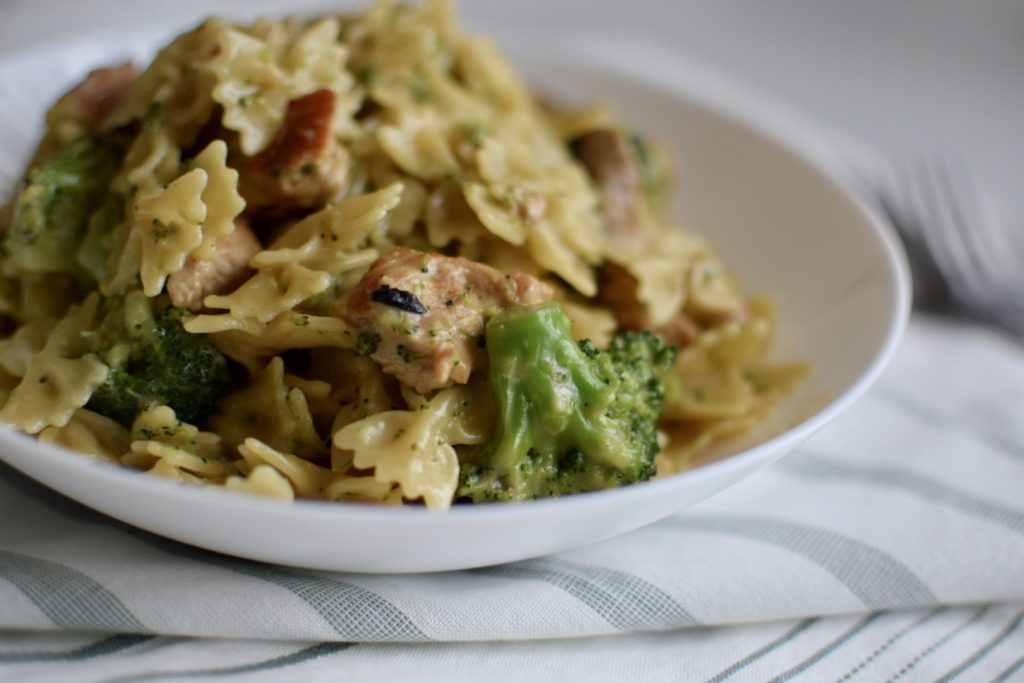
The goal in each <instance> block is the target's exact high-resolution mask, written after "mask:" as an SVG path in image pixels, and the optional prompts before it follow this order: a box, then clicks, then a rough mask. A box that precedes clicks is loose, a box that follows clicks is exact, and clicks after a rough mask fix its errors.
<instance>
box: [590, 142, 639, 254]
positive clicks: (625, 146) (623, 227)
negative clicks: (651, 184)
mask: <svg viewBox="0 0 1024 683" xmlns="http://www.w3.org/2000/svg"><path fill="white" fill-rule="evenodd" d="M575 147H576V151H577V154H579V157H580V160H582V161H583V164H584V165H585V166H586V167H587V170H588V171H589V172H590V176H591V177H592V178H593V179H594V183H595V184H596V185H597V189H598V190H599V191H600V193H601V199H602V207H601V211H602V216H603V218H604V225H605V234H606V236H607V237H608V238H609V239H610V240H611V241H613V242H615V243H617V244H619V245H621V246H624V247H628V248H635V247H639V246H642V245H643V243H644V240H645V237H646V236H645V233H644V228H643V225H642V223H641V218H640V216H641V213H640V211H641V206H642V204H643V201H644V199H643V178H642V176H641V173H640V167H639V165H638V163H637V159H636V155H635V154H634V152H633V149H632V147H631V145H630V142H629V140H628V139H627V138H626V136H625V135H623V134H622V133H620V132H618V131H614V130H596V131H593V132H592V133H587V134H586V135H583V136H581V137H580V138H578V139H577V140H576V142H575Z"/></svg>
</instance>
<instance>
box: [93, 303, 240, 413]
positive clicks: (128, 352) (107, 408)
mask: <svg viewBox="0 0 1024 683" xmlns="http://www.w3.org/2000/svg"><path fill="white" fill-rule="evenodd" d="M188 315H189V314H188V313H186V312H184V311H182V310H180V309H177V308H174V307H173V306H171V305H170V303H169V302H168V301H167V299H166V297H163V296H162V297H159V298H158V299H155V300H154V299H150V298H149V297H147V296H146V295H145V294H143V293H142V292H139V291H135V292H130V293H128V294H126V295H124V296H122V297H115V298H112V299H108V300H106V301H105V302H104V304H103V317H102V318H101V320H100V324H99V325H98V327H97V328H96V329H95V330H94V331H92V332H90V333H89V342H90V347H91V350H92V351H93V352H94V353H95V354H96V355H97V356H98V357H99V358H100V360H102V361H103V362H104V363H106V364H107V366H109V368H110V372H109V373H108V374H107V379H106V381H105V382H104V383H103V384H101V385H100V386H99V388H98V389H96V391H95V392H94V393H93V395H92V398H91V399H90V400H89V403H88V405H87V406H86V407H87V408H89V409H90V410H94V411H96V412H97V413H100V414H101V415H106V416H107V417H109V418H111V419H113V420H116V421H118V422H120V423H121V424H123V425H125V426H126V427H130V426H131V424H132V422H133V421H134V420H135V418H136V417H137V416H138V415H140V414H141V413H143V412H144V411H145V410H146V409H148V408H150V407H152V406H154V405H166V406H170V407H171V408H172V409H173V410H174V412H175V413H176V414H177V415H178V417H179V418H180V419H181V420H183V421H185V422H188V423H190V424H198V421H199V420H201V419H203V418H204V417H206V416H207V415H209V414H210V413H212V412H213V410H214V408H215V407H216V405H217V402H218V401H219V400H220V399H221V398H222V397H223V396H224V395H225V394H226V393H227V391H228V389H229V385H230V381H231V379H230V373H229V368H228V361H227V359H226V358H225V357H224V355H223V354H221V352H220V351H219V350H217V347H216V346H214V345H213V342H211V341H210V339H209V338H208V337H207V336H206V335H202V334H191V333H189V332H186V331H185V328H184V327H182V323H183V322H184V320H185V319H186V317H187V316H188Z"/></svg>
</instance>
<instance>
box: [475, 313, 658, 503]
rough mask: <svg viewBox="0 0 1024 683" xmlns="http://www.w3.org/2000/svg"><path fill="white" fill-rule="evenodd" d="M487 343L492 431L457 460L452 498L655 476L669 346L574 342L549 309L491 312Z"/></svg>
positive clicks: (533, 493) (528, 493)
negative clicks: (493, 411) (493, 410)
mask: <svg viewBox="0 0 1024 683" xmlns="http://www.w3.org/2000/svg"><path fill="white" fill-rule="evenodd" d="M486 338H487V354H488V358H489V361H490V369H489V380H490V384H491V389H492V391H493V393H494V398H495V403H496V405H497V425H496V428H495V433H494V435H493V437H492V439H491V440H490V442H488V443H487V444H486V445H485V446H484V447H483V448H482V449H481V451H480V452H479V453H477V454H476V455H475V457H473V458H469V459H467V460H468V461H467V462H466V463H464V465H463V467H462V482H461V486H460V489H459V495H460V496H463V497H469V498H471V499H473V500H474V501H477V502H479V501H487V500H504V501H518V500H529V499H532V498H545V497H550V496H561V495H566V494H571V493H581V492H584V491H595V490H599V489H605V488H613V487H618V486H623V485H625V484H630V483H633V482H637V481H644V480H646V479H650V478H651V477H652V476H654V474H655V466H654V456H655V455H656V454H657V452H658V437H657V421H658V418H659V416H660V413H661V402H662V398H663V397H664V393H665V392H664V378H665V376H666V374H667V373H668V370H669V368H671V366H672V363H673V361H674V359H675V350H674V349H673V348H670V347H665V346H664V344H663V343H662V342H661V340H660V339H659V338H658V337H657V336H655V335H653V334H650V333H647V332H626V333H623V334H620V335H618V336H616V337H615V338H614V339H613V340H612V342H611V344H610V345H609V347H608V349H607V350H606V351H601V350H600V349H598V348H597V347H596V346H594V344H593V343H591V342H590V341H586V340H584V341H582V342H579V343H577V342H576V341H575V340H573V338H572V335H571V333H570V331H569V320H568V318H566V316H565V314H564V313H562V309H561V307H560V306H559V305H558V304H554V303H549V304H540V305H536V306H521V307H516V308H512V309H509V310H508V311H505V312H502V313H499V314H498V315H496V316H495V317H494V318H492V319H491V321H490V323H489V324H488V325H487V330H486Z"/></svg>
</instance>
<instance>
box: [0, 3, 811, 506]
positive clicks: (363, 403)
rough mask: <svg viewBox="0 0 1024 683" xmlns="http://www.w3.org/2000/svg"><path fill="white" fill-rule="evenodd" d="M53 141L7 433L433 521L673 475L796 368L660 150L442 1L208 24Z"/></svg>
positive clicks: (36, 201) (79, 88) (63, 118)
mask: <svg viewBox="0 0 1024 683" xmlns="http://www.w3.org/2000/svg"><path fill="white" fill-rule="evenodd" d="M555 94H556V95H557V93H555ZM46 123H47V133H46V136H45V138H44V139H43V140H42V142H41V143H40V145H39V148H38V150H37V152H36V154H35V157H34V159H33V160H32V162H31V164H30V166H29V168H28V170H27V171H26V174H25V176H24V180H23V181H22V183H21V185H20V186H19V187H18V188H16V192H15V194H14V195H13V198H12V201H11V202H10V203H9V204H8V205H7V206H6V207H4V208H3V209H0V231H2V239H3V251H2V254H3V255H2V260H0V321H2V322H0V324H2V332H3V335H4V338H3V339H2V340H0V421H2V422H3V423H4V424H6V425H9V426H11V427H13V428H15V429H18V430H21V431H23V432H26V433H28V434H34V435H38V438H39V439H40V440H41V441H44V442H48V443H52V444H57V445H59V446H62V447H66V448H69V449H73V450H77V451H80V452H82V453H85V454H88V455H90V456H93V457H98V458H104V459H108V460H111V461H113V462H116V463H120V464H123V465H125V466H129V467H133V468H137V469H140V470H144V471H147V472H150V473H152V474H155V475H158V476H162V477H167V478H169V479H172V480H175V481H178V482H185V483H196V484H211V485H217V486H223V487H226V488H228V489H231V490H235V491H243V492H248V493H251V494H257V495H264V496H271V497H275V498H282V499H288V500H290V499H293V498H320V499H329V500H336V501H359V502H374V503H384V504H403V503H406V504H423V505H425V506H427V507H430V508H440V509H444V508H447V507H449V506H450V505H452V504H453V503H455V502H463V501H465V502H486V501H522V500H529V499H533V498H540V497H549V496H560V495H566V494H574V493H582V492H587V491H593V490H598V489H603V488H610V487H616V486H623V485H628V484H632V483H634V482H639V481H644V480H646V479H649V478H651V477H652V476H655V475H656V474H661V475H665V474H671V473H673V472H676V471H679V470H681V469H683V468H685V467H686V466H687V464H688V463H691V462H692V459H693V458H694V457H696V454H699V453H700V452H702V451H704V450H706V449H707V448H708V447H710V446H711V445H712V444H714V443H716V442H718V441H720V440H722V439H725V438H728V437H730V436H732V435H735V434H738V433H740V432H743V431H744V430H748V429H750V428H751V427H752V426H753V425H755V424H757V423H758V422H760V421H762V420H763V419H764V418H765V416H766V414H767V412H768V411H769V410H770V408H771V406H772V405H773V404H774V403H775V402H777V400H778V399H779V397H780V396H782V395H783V394H785V392H786V391H788V390H789V389H790V388H791V387H792V386H793V385H794V383H795V382H797V381H798V380H799V379H800V377H801V376H802V375H803V374H804V372H805V371H806V368H805V367H804V366H802V365H799V364H793V365H769V364H766V363H765V361H764V360H763V358H764V354H765V351H766V348H767V346H768V343H769V340H770V336H771V328H772V311H771V306H770V305H769V303H768V302H766V301H764V300H748V299H745V298H744V297H743V295H742V294H741V292H740V291H739V289H738V287H737V285H736V282H735V281H734V280H733V278H732V277H730V275H729V274H728V273H727V272H726V270H725V269H724V268H723V265H722V264H721V263H720V261H719V260H718V258H717V257H716V255H715V253H714V251H713V250H712V248H711V247H710V246H709V245H708V244H707V243H706V242H705V241H704V240H702V239H700V238H698V237H696V236H693V235H689V234H684V233H683V232H680V231H677V230H674V229H672V228H671V226H670V224H669V223H668V222H667V220H666V218H665V217H664V216H663V213H664V212H663V206H664V204H665V196H666V193H667V192H668V191H669V189H670V186H671V180H670V174H669V164H668V163H667V157H666V155H665V153H664V152H662V151H661V150H660V149H659V148H658V147H657V145H655V144H653V143H652V142H651V141H649V140H646V139H644V138H643V137H641V136H640V135H639V134H637V133H634V132H632V131H630V130H629V129H627V128H626V127H625V126H624V125H623V124H622V123H620V122H618V121H617V120H615V118H614V117H613V116H612V115H611V114H609V113H608V112H607V110H606V109H604V108H600V107H591V108H587V109H581V110H570V109H564V108H559V107H558V106H557V105H554V104H552V103H551V102H549V101H546V100H543V99H541V98H539V97H538V96H537V95H536V94H535V93H533V92H531V91H530V89H529V88H528V87H527V86H526V85H525V84H524V82H523V81H522V79H521V78H520V77H519V76H518V75H517V74H516V72H515V71H514V70H513V68H512V67H511V66H510V64H509V63H508V62H507V61H506V60H505V58H504V57H503V56H502V55H501V53H500V52H499V50H498V49H497V48H496V47H495V46H494V45H493V44H492V43H490V42H488V41H487V40H483V39H479V38H476V37H472V36H468V35H466V34H465V33H463V31H462V30H461V28H460V27H459V25H458V24H457V22H456V20H455V18H454V16H453V11H452V8H451V6H450V4H449V2H448V1H447V0H422V2H419V3H418V4H411V5H404V4H398V3H396V2H392V1H390V0H381V1H379V2H377V3H376V4H374V5H373V6H371V7H370V8H369V9H367V10H366V11H365V12H364V13H362V14H358V15H340V16H327V17H323V18H319V19H315V20H306V19H294V18H290V19H283V20H260V21H257V22H256V23H254V24H250V25H239V24H234V23H231V22H228V21H225V20H223V19H210V20H207V21H205V22H204V23H203V24H201V25H200V26H199V27H197V28H196V29H194V30H192V31H190V32H188V33H185V34H184V35H181V36H179V37H178V38H176V39H174V40H173V41H172V42H171V43H170V44H169V45H167V46H166V47H164V48H163V49H162V50H161V51H160V52H159V54H158V55H157V56H156V58H155V59H154V60H153V62H152V63H151V64H150V65H149V66H148V68H146V69H144V70H142V71H139V70H137V69H136V68H135V67H134V66H133V65H121V66H113V67H109V68H103V69H98V70H96V71H93V72H92V73H90V74H89V75H88V76H86V78H85V79H84V80H83V81H82V82H80V83H79V84H78V85H76V86H75V87H74V88H73V89H71V90H70V91H69V92H68V93H67V94H66V95H64V96H63V97H62V98H61V99H60V100H59V101H58V102H56V104H55V105H54V106H53V107H52V109H51V110H50V111H49V113H48V114H47V118H46Z"/></svg>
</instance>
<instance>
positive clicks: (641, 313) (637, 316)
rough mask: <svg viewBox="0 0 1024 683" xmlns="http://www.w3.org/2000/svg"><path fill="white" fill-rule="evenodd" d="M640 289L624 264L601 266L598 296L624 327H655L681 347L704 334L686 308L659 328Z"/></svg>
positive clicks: (668, 341) (673, 343)
mask: <svg viewBox="0 0 1024 683" xmlns="http://www.w3.org/2000/svg"><path fill="white" fill-rule="evenodd" d="M636 290H637V281H636V278H635V277H633V275H631V274H630V273H629V271H627V270H626V269H625V268H623V267H622V266H620V265H618V264H616V263H611V262H608V263H605V264H604V265H603V266H602V267H601V275H600V280H599V282H598V292H597V298H598V300H600V301H601V303H603V304H605V305H606V306H608V308H610V309H611V310H612V312H613V313H614V314H615V317H616V318H618V320H619V324H620V325H621V326H622V327H623V328H625V329H627V330H651V331H652V332H655V333H657V334H658V335H660V336H661V337H662V338H663V339H664V340H665V342H666V343H668V344H671V345H672V346H677V347H679V348H683V347H686V346H689V345H690V344H691V343H692V342H693V340H694V339H696V338H697V335H698V334H700V331H701V327H700V325H698V324H697V322H696V321H695V320H694V319H693V318H691V317H690V316H688V315H687V314H686V313H685V312H684V311H680V312H679V313H678V314H676V316H675V317H674V318H673V319H672V320H670V321H669V322H667V323H665V324H664V325H662V326H661V327H658V328H655V327H654V326H653V325H652V324H651V320H650V318H649V317H648V315H647V309H646V308H645V307H644V305H643V304H641V303H640V300H639V298H638V297H637V293H636Z"/></svg>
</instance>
